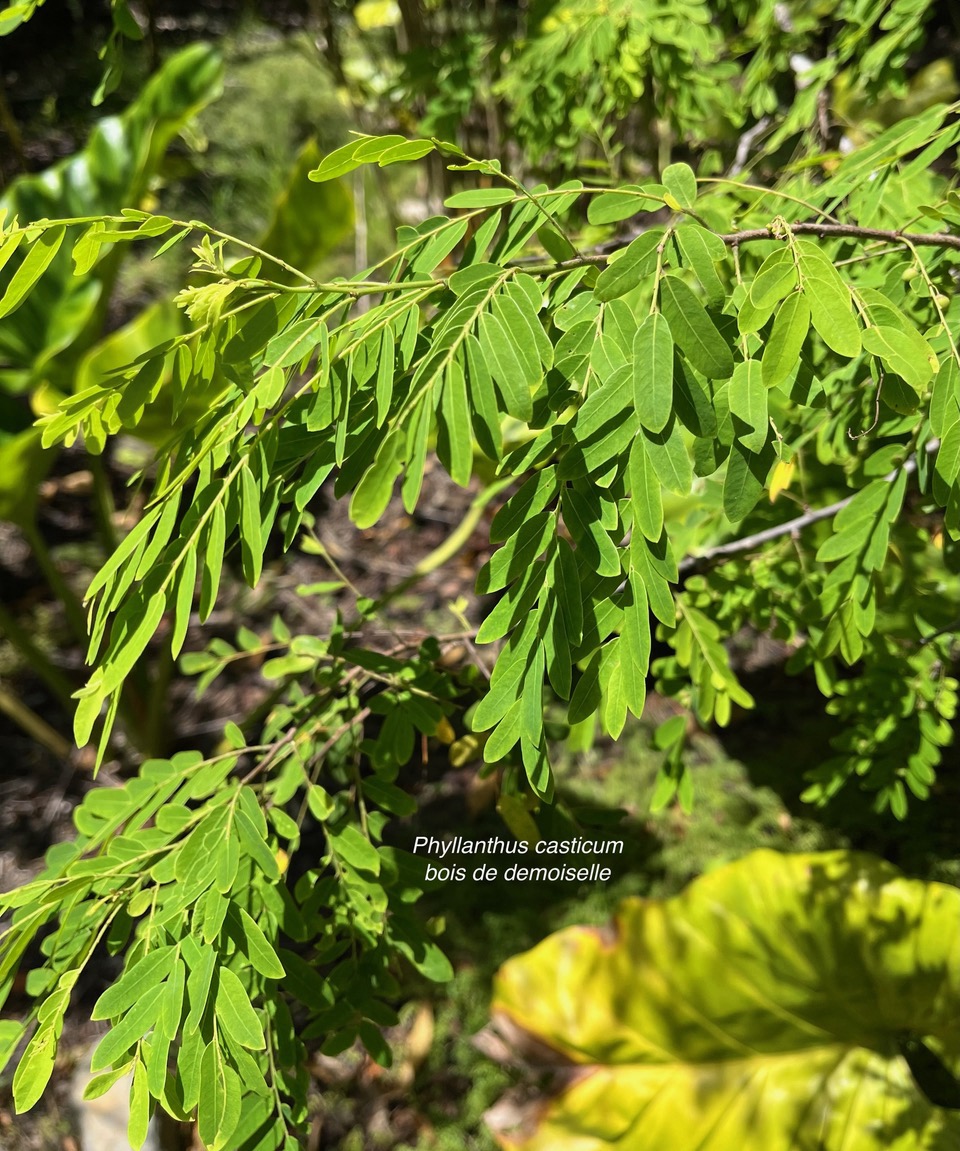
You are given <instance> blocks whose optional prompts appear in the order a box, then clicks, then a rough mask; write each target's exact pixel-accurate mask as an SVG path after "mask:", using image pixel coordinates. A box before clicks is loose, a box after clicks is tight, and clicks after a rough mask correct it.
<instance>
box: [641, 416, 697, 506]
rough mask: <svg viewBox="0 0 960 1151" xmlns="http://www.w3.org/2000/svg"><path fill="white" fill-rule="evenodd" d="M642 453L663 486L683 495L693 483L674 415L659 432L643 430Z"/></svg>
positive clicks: (681, 436) (685, 451) (688, 460)
mask: <svg viewBox="0 0 960 1151" xmlns="http://www.w3.org/2000/svg"><path fill="white" fill-rule="evenodd" d="M643 437H644V455H645V456H646V458H647V459H648V460H649V462H650V466H651V467H652V468H653V471H654V472H655V473H656V475H657V476H658V477H659V479H660V482H661V483H662V484H663V486H664V487H665V488H669V489H670V491H672V492H676V493H677V495H678V496H685V495H687V494H688V492H689V491H690V487H691V485H692V483H693V465H692V464H691V462H690V457H689V455H688V454H687V449H686V447H685V445H684V442H683V435H682V434H681V431H680V423H679V421H678V420H677V418H676V417H675V416H671V417H670V422H669V423H668V424H667V426H666V427H665V428H664V429H663V430H662V431H659V432H648V431H644V433H643Z"/></svg>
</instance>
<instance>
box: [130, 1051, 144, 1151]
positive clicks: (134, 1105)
mask: <svg viewBox="0 0 960 1151" xmlns="http://www.w3.org/2000/svg"><path fill="white" fill-rule="evenodd" d="M149 1124H150V1091H149V1089H148V1087H147V1069H146V1067H145V1066H144V1065H143V1063H141V1061H140V1060H139V1059H138V1060H137V1061H136V1063H135V1064H134V1068H133V1083H131V1085H130V1118H129V1120H128V1121H127V1141H128V1142H129V1144H130V1146H131V1147H132V1148H133V1151H140V1148H141V1147H142V1146H143V1145H144V1143H146V1141H147V1128H148V1126H149Z"/></svg>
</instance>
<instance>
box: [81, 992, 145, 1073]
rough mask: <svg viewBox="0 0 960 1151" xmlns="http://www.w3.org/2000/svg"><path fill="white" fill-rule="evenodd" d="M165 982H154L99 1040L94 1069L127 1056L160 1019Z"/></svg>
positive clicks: (91, 1065)
mask: <svg viewBox="0 0 960 1151" xmlns="http://www.w3.org/2000/svg"><path fill="white" fill-rule="evenodd" d="M162 995H163V984H162V983H155V984H153V985H152V986H150V987H148V988H147V990H146V991H145V992H144V993H143V995H142V996H141V997H140V998H139V999H138V1000H137V1002H136V1003H134V1004H133V1006H132V1007H130V1008H129V1010H128V1011H127V1012H126V1013H125V1014H124V1016H123V1018H122V1019H121V1020H120V1022H119V1023H116V1024H114V1026H113V1028H112V1029H111V1030H110V1031H108V1032H107V1034H106V1035H105V1036H104V1037H103V1038H102V1039H101V1040H100V1042H99V1044H98V1045H97V1048H96V1050H95V1051H94V1053H93V1056H92V1058H91V1060H90V1070H91V1071H102V1070H103V1069H104V1068H105V1067H109V1066H110V1065H111V1064H113V1063H116V1061H117V1060H118V1059H120V1058H121V1057H122V1056H124V1055H126V1053H127V1052H128V1051H129V1050H130V1048H131V1047H132V1046H133V1045H134V1043H136V1042H137V1040H138V1039H142V1038H143V1036H144V1035H146V1033H147V1032H148V1031H149V1030H150V1028H151V1027H153V1026H154V1024H155V1023H156V1022H157V1017H158V1016H159V1014H160V1000H161V996H162Z"/></svg>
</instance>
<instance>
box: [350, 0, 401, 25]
mask: <svg viewBox="0 0 960 1151" xmlns="http://www.w3.org/2000/svg"><path fill="white" fill-rule="evenodd" d="M353 15H354V18H355V19H356V21H357V26H358V27H359V28H360V30H361V31H362V32H369V31H371V29H373V28H392V27H393V25H394V24H397V23H399V21H400V8H399V6H398V5H397V4H396V3H394V0H360V3H359V4H358V5H357V6H356V8H354V10H353Z"/></svg>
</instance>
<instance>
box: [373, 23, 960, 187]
mask: <svg viewBox="0 0 960 1151" xmlns="http://www.w3.org/2000/svg"><path fill="white" fill-rule="evenodd" d="M385 7H390V6H385ZM413 10H416V11H417V12H418V18H417V19H413V18H411V17H410V12H411V11H413ZM393 11H394V18H395V19H397V20H400V19H401V17H402V22H403V30H404V35H405V39H406V41H407V44H408V50H407V51H406V52H405V53H404V54H403V55H402V57H401V60H400V62H399V65H398V64H397V63H396V62H393V63H392V65H391V61H390V59H389V54H387V53H385V52H382V51H381V54H380V56H379V57H377V58H378V61H379V67H380V69H381V71H382V72H383V73H384V74H385V75H386V76H389V77H391V78H394V77H395V79H393V94H394V100H395V103H396V105H397V108H398V118H399V119H400V121H401V122H405V121H404V114H405V113H406V114H408V110H409V109H410V108H411V107H414V108H417V107H419V108H420V109H421V110H422V114H421V117H420V130H421V132H422V133H423V134H425V135H434V134H435V135H440V136H443V137H444V138H447V139H451V140H456V141H457V142H458V143H459V144H460V145H461V147H464V148H465V149H467V150H470V149H471V148H475V149H485V150H489V152H490V153H492V154H494V155H502V154H504V153H505V152H506V151H507V149H508V148H509V146H510V144H512V143H515V144H517V145H518V146H519V148H518V152H519V155H518V161H519V163H522V164H527V165H530V166H531V167H532V168H533V169H534V170H539V171H549V172H553V173H566V174H570V175H572V174H581V173H582V172H583V171H591V172H596V173H597V178H598V180H606V179H609V175H610V172H611V169H612V170H613V173H614V175H617V174H622V173H623V172H628V173H629V172H631V171H634V170H636V169H638V168H639V170H640V171H644V172H649V171H650V169H651V167H661V168H662V167H665V166H666V164H667V163H669V160H670V158H671V153H672V152H673V153H675V154H676V156H677V158H680V157H685V156H687V155H689V154H690V152H691V151H696V152H699V153H700V154H701V161H700V171H701V174H703V175H708V174H713V173H714V172H716V171H719V170H721V168H722V167H725V166H727V165H729V164H730V163H732V162H734V161H736V164H737V166H738V168H742V167H744V165H745V163H746V159H745V157H741V155H740V148H741V146H742V144H741V133H742V132H743V131H744V129H745V128H747V129H749V131H750V133H751V136H750V137H749V138H750V139H756V138H757V136H759V137H760V138H761V139H763V140H764V142H765V152H766V155H771V154H774V153H775V152H776V150H777V149H779V148H781V147H783V146H784V145H785V144H787V143H789V142H791V141H796V140H797V139H800V140H802V141H803V147H804V148H808V147H810V146H816V144H817V143H818V142H819V143H820V144H821V145H824V144H825V143H826V140H825V138H824V134H825V128H824V124H825V123H826V117H827V109H828V108H832V109H833V110H835V113H836V116H837V118H838V119H839V121H840V122H841V123H842V124H843V125H844V127H845V128H846V130H847V131H848V132H849V133H850V135H851V136H852V137H853V138H856V139H857V140H858V141H862V140H863V139H865V138H869V135H870V133H871V130H872V129H874V128H875V127H876V126H877V125H878V124H879V125H881V126H887V125H888V124H889V123H891V122H892V120H895V119H897V118H899V117H900V116H902V115H903V112H904V106H903V105H902V104H901V103H900V102H901V101H904V100H906V102H907V103H906V107H907V109H908V110H909V111H912V112H917V111H921V110H922V109H923V107H925V106H926V105H928V104H931V103H934V102H936V101H937V100H945V99H949V98H950V97H952V96H955V95H956V83H955V80H954V77H953V74H952V70H951V68H950V65H949V63H947V62H946V61H941V62H938V63H936V64H935V65H932V66H931V67H930V68H929V69H926V70H924V71H923V72H921V73H920V74H918V75H917V76H911V75H910V70H909V63H910V61H911V59H912V57H913V56H914V54H915V53H916V52H917V51H918V50H919V49H920V48H921V47H922V45H923V44H924V26H925V24H926V23H927V22H928V21H930V20H931V18H932V11H933V5H932V4H931V3H930V0H904V2H902V3H898V4H897V5H896V6H895V7H894V8H892V9H891V7H890V5H889V4H887V3H886V0H841V3H839V4H832V3H808V4H793V5H784V4H782V3H778V2H777V0H763V2H762V3H760V4H757V3H743V2H742V0H712V2H709V0H672V2H671V3H666V4H664V3H659V2H655V0H614V2H612V3H610V2H607V0H567V2H565V3H551V2H541V3H535V4H531V5H529V9H528V8H527V7H526V6H525V7H523V8H519V9H514V8H512V7H509V6H505V5H486V6H483V7H480V6H478V5H474V4H469V3H468V4H463V5H462V6H461V9H460V11H459V12H458V16H457V19H456V27H455V28H454V29H446V28H444V27H443V21H442V16H441V13H440V11H439V10H437V11H431V10H430V9H429V8H424V9H420V8H419V6H408V7H407V8H406V9H404V7H403V6H401V7H400V8H397V7H395V6H394V7H393ZM357 22H358V24H360V25H361V27H362V28H363V29H365V37H364V38H365V41H366V43H367V45H368V48H369V49H371V50H375V45H376V44H377V42H378V40H380V39H382V31H381V28H380V26H379V24H378V23H376V22H374V24H373V26H372V30H370V29H371V25H369V23H368V21H367V20H361V18H360V15H359V11H358V15H357ZM866 30H869V32H870V34H865V31H866ZM398 72H399V75H397V73H398ZM894 108H896V109H897V110H896V111H894ZM761 159H762V158H761Z"/></svg>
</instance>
